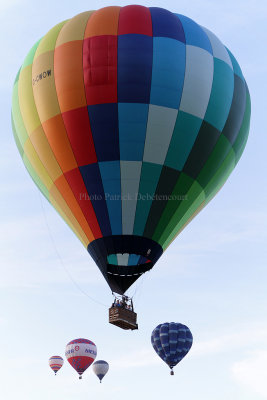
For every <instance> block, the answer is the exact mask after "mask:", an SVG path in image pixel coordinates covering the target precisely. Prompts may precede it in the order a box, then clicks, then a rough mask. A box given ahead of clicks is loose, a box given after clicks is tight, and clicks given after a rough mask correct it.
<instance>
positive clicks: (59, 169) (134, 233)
mask: <svg viewBox="0 0 267 400" xmlns="http://www.w3.org/2000/svg"><path fill="white" fill-rule="evenodd" d="M249 122H250V96H249V91H248V87H247V84H246V81H245V79H244V77H243V74H242V72H241V69H240V67H239V65H238V63H237V61H236V59H235V58H234V56H233V55H232V53H231V52H230V51H229V50H228V49H227V48H226V47H225V46H224V45H223V44H222V43H221V42H220V40H219V39H218V38H217V37H216V36H215V35H214V34H213V33H211V32H210V31H209V30H208V29H206V28H203V27H201V26H200V25H198V24H197V23H196V22H194V21H193V20H191V19H190V18H187V17H185V16H183V15H180V14H174V13H172V12H170V11H167V10H165V9H163V8H157V7H151V8H147V7H143V6H140V5H128V6H125V7H105V8H102V9H100V10H97V11H88V12H84V13H82V14H79V15H77V16H75V17H74V18H72V19H70V20H68V21H64V22H62V23H60V24H58V25H56V26H55V27H54V28H52V29H51V30H50V31H49V32H48V33H47V34H46V35H45V36H44V37H43V38H42V39H41V40H40V41H38V42H37V43H36V44H35V45H34V46H33V48H32V49H31V50H30V52H29V54H28V55H27V57H26V58H25V61H24V63H23V64H22V67H21V69H20V70H19V72H18V74H17V77H16V80H15V83H14V88H13V103H12V124H13V131H14V136H15V140H16V143H17V147H18V150H19V152H20V154H21V157H22V159H23V162H24V164H25V166H26V168H27V170H28V172H29V174H30V175H31V177H32V179H33V180H34V182H35V183H36V185H37V186H38V188H39V189H40V190H41V191H42V193H43V194H44V196H45V197H46V198H47V200H48V201H49V202H50V203H51V204H52V205H53V206H54V207H55V209H56V210H57V211H58V212H59V214H60V215H61V216H62V218H63V219H64V220H65V221H66V222H67V224H68V225H69V226H70V227H71V229H72V230H73V231H74V232H75V234H76V235H77V237H78V238H79V239H80V241H81V242H82V243H83V245H84V246H85V247H86V248H87V250H88V252H89V254H90V255H91V256H92V257H93V259H94V260H95V262H96V264H97V266H98V267H99V269H100V271H101V272H102V274H103V276H104V278H105V279H106V281H107V283H108V285H109V286H110V288H111V290H112V291H114V292H116V293H119V294H123V293H125V291H126V290H127V289H128V288H129V287H130V286H131V285H132V284H133V283H134V282H135V281H136V279H138V278H139V277H140V276H141V275H142V274H143V273H145V272H146V271H148V270H150V269H151V268H152V267H153V266H154V264H155V263H156V262H157V260H158V259H159V258H160V256H161V255H162V253H163V252H164V251H165V250H166V249H167V247H168V246H169V245H170V244H171V243H172V241H173V240H174V239H175V238H176V236H177V235H179V233H180V232H181V231H182V230H183V229H184V227H185V226H186V225H187V224H188V223H189V222H190V221H191V220H192V219H193V218H194V217H195V216H196V215H197V214H198V213H199V212H200V210H202V209H203V208H204V207H205V206H206V205H207V204H208V202H209V201H210V200H211V199H212V198H213V197H214V196H215V194H216V193H217V192H218V191H219V189H220V188H221V187H222V186H223V184H224V183H225V181H226V180H227V178H228V176H229V175H230V173H231V172H232V171H233V169H234V168H235V166H236V164H237V162H238V161H239V159H240V157H241V155H242V152H243V150H244V148H245V145H246V141H247V137H248V131H249Z"/></svg>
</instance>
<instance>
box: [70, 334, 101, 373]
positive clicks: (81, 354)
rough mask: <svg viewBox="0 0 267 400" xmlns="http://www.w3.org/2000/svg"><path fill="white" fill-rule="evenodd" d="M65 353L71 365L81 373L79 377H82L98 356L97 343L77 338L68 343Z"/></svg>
mask: <svg viewBox="0 0 267 400" xmlns="http://www.w3.org/2000/svg"><path fill="white" fill-rule="evenodd" d="M65 355H66V358H67V360H68V362H69V363H70V365H71V366H72V367H73V368H74V369H75V370H76V371H77V372H78V374H79V375H80V376H79V379H82V374H83V373H84V371H85V370H86V369H87V368H88V367H90V365H91V364H92V362H93V361H94V359H95V358H96V355H97V349H96V345H95V344H94V343H93V342H92V341H91V340H87V339H75V340H72V341H71V342H69V343H68V344H67V346H66V351H65Z"/></svg>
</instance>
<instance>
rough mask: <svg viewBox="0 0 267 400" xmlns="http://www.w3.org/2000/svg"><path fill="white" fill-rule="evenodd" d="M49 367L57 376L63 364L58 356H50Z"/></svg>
mask: <svg viewBox="0 0 267 400" xmlns="http://www.w3.org/2000/svg"><path fill="white" fill-rule="evenodd" d="M48 364H49V367H50V368H51V369H52V370H53V371H54V372H55V375H56V374H57V371H59V370H60V368H61V367H62V365H63V364H64V360H63V358H62V357H60V356H52V357H50V358H49V360H48Z"/></svg>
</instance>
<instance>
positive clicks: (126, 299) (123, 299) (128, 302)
mask: <svg viewBox="0 0 267 400" xmlns="http://www.w3.org/2000/svg"><path fill="white" fill-rule="evenodd" d="M112 295H113V297H114V301H113V305H114V306H115V304H116V303H119V304H121V305H122V307H125V308H128V309H129V310H131V311H134V307H133V298H132V297H130V296H126V295H125V294H118V293H114V292H112Z"/></svg>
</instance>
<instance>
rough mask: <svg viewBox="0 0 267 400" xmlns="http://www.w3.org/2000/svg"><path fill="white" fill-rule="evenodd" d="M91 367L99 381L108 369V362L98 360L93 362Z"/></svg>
mask: <svg viewBox="0 0 267 400" xmlns="http://www.w3.org/2000/svg"><path fill="white" fill-rule="evenodd" d="M92 368H93V371H94V373H95V374H96V376H97V377H98V378H99V380H100V383H101V381H102V379H103V378H104V376H105V375H106V373H107V372H108V370H109V365H108V363H107V362H106V361H104V360H98V361H95V362H94V364H93V367H92Z"/></svg>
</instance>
